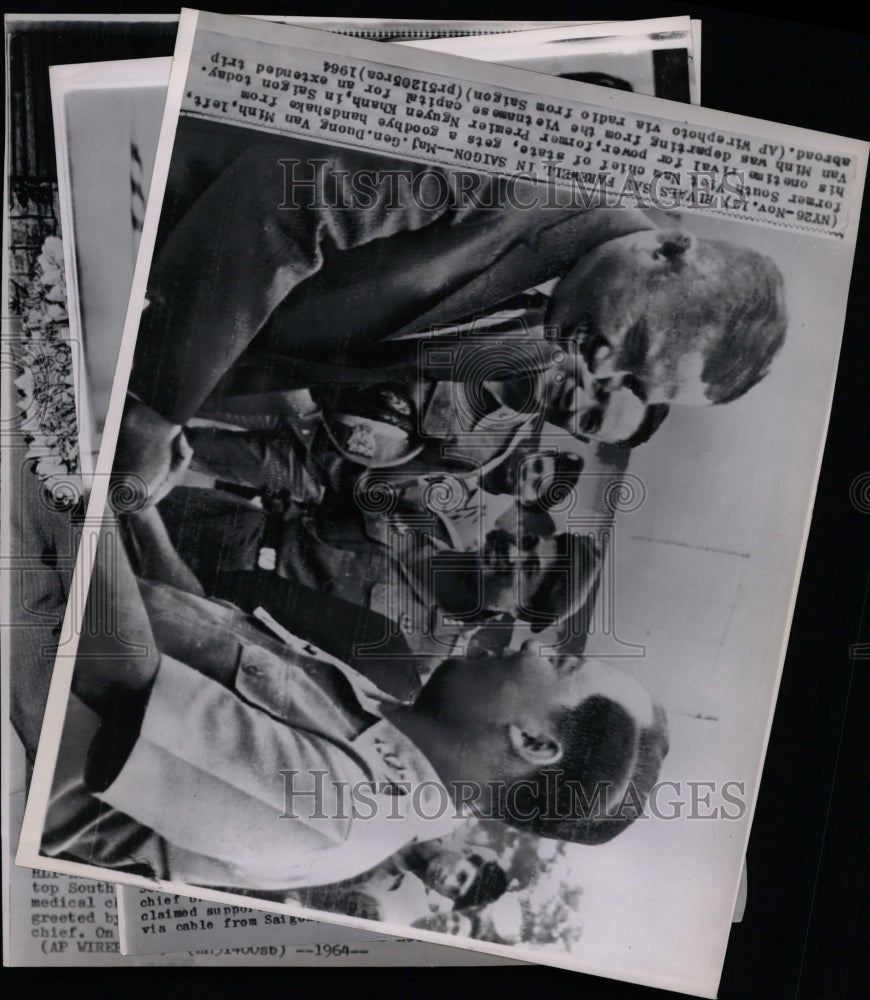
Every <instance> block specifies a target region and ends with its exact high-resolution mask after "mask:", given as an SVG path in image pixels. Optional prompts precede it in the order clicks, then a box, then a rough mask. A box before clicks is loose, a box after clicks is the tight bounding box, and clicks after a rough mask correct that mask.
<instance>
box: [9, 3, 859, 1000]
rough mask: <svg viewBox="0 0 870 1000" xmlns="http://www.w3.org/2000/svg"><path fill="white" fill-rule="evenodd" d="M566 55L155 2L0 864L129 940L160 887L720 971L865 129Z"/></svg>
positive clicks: (656, 968)
mask: <svg viewBox="0 0 870 1000" xmlns="http://www.w3.org/2000/svg"><path fill="white" fill-rule="evenodd" d="M460 48H461V47H460ZM696 57H697V54H696ZM659 62H660V60H659ZM152 68H153V67H152ZM157 69H160V67H157V68H156V69H155V71H154V73H153V75H152V73H151V69H149V71H148V75H147V82H148V87H149V88H150V90H149V95H150V96H149V101H150V102H151V104H153V105H155V106H156V105H157V103H159V99H160V93H161V91H160V89H159V84H157V83H156V82H155V81H157V79H158V77H159V73H158V72H157ZM113 72H114V71H113ZM569 76H570V75H569V74H563V75H562V78H558V77H547V76H544V75H543V74H538V73H531V72H528V71H525V70H523V69H515V68H508V67H505V66H497V65H489V64H484V63H483V62H473V61H471V60H470V59H462V58H459V57H453V56H450V55H444V54H442V53H440V52H436V51H430V50H429V49H428V48H427V47H426V46H422V47H420V48H419V49H418V50H415V49H413V48H408V49H403V48H402V47H399V46H395V47H394V46H384V45H382V44H381V43H379V42H374V41H368V40H362V39H356V38H344V37H340V36H337V35H333V34H327V33H326V32H320V31H315V30H311V28H299V27H294V26H290V25H274V24H266V23H264V22H262V21H257V20H253V19H250V18H243V17H230V16H224V15H217V14H205V13H201V12H196V11H185V12H183V13H182V15H181V20H180V23H179V33H178V39H177V42H176V50H175V57H174V59H173V63H172V69H171V75H170V77H169V89H168V92H167V96H166V105H165V109H164V111H163V119H162V125H161V127H160V135H159V140H158V142H157V147H156V156H155V158H154V173H153V178H152V179H151V180H150V184H149V180H148V174H149V173H150V166H151V158H150V156H148V155H144V154H146V153H147V150H148V144H149V142H153V137H152V138H151V139H146V138H144V137H145V136H146V135H150V134H151V133H150V131H149V130H150V129H151V125H150V124H147V126H146V124H145V122H144V118H143V119H142V120H141V121H140V118H139V117H138V115H139V112H138V111H136V112H133V111H131V110H130V107H132V105H130V106H129V107H128V105H127V104H124V105H123V106H122V105H121V102H120V101H117V100H115V99H114V97H113V96H112V94H111V92H108V93H107V94H105V95H103V97H101V101H102V102H103V103H102V105H99V106H100V107H103V108H104V109H105V110H104V111H102V112H101V115H104V116H105V117H106V119H107V121H110V122H112V123H114V122H115V121H121V120H122V119H123V120H124V121H125V122H126V121H130V122H133V123H134V124H133V125H131V132H130V134H131V136H133V139H132V140H131V141H130V142H128V141H127V138H126V132H124V137H123V142H122V143H118V144H116V149H119V150H120V149H123V159H124V168H125V169H127V168H129V169H130V170H132V176H133V177H134V181H135V183H134V186H133V195H134V197H133V204H134V205H136V206H137V211H135V212H134V216H133V229H134V230H135V233H134V234H133V236H134V242H133V243H131V246H132V249H130V248H126V249H125V253H126V256H125V257H124V258H123V260H121V259H119V255H118V254H117V252H116V250H115V245H114V243H113V244H111V245H110V244H109V243H108V241H107V242H106V246H105V249H104V250H101V249H100V241H99V240H98V239H94V238H93V237H91V247H90V249H89V253H92V256H91V257H89V258H87V260H88V265H87V267H84V266H83V264H82V262H83V261H84V260H85V259H86V258H85V256H84V250H83V244H82V246H79V245H78V243H76V251H77V252H79V253H80V255H79V257H78V261H79V264H80V266H81V272H80V273H79V274H77V275H76V279H77V281H78V283H79V286H80V291H79V294H81V296H82V305H83V306H85V305H88V301H87V299H86V295H87V294H90V295H91V296H98V295H99V294H100V292H99V288H100V283H101V281H103V280H104V279H106V278H107V276H108V275H111V274H115V273H117V274H119V275H126V277H119V278H118V279H117V280H118V283H119V284H120V283H122V282H123V281H124V280H126V281H129V280H131V278H132V292H131V295H130V304H129V307H128V309H127V316H126V322H125V323H124V332H123V339H122V341H121V347H120V354H119V357H118V361H117V369H116V370H115V373H114V378H112V377H111V372H112V368H113V361H112V358H113V355H110V354H109V353H108V352H107V353H106V354H105V355H104V356H101V355H100V351H99V349H95V347H94V345H93V344H91V345H90V346H89V344H88V340H87V336H86V337H85V339H84V355H85V357H84V358H83V359H82V360H79V361H77V362H76V365H77V371H78V376H79V378H78V384H77V392H79V393H80V394H81V399H83V400H86V401H87V400H88V393H89V392H90V399H89V401H88V402H87V405H86V406H84V407H82V406H81V405H79V407H78V414H79V420H80V421H82V420H86V421H92V423H91V424H90V425H89V429H88V431H87V433H86V434H85V432H84V431H83V434H84V436H83V437H82V438H81V443H82V447H83V449H87V450H90V449H93V453H94V459H93V462H92V465H93V471H92V475H89V476H88V477H86V480H85V481H84V492H85V493H86V494H87V497H88V503H87V512H86V513H85V512H84V500H82V502H81V504H80V506H79V510H78V517H77V520H76V526H75V532H76V537H77V538H80V539H81V543H80V545H79V551H78V558H77V561H76V564H75V570H74V572H73V575H72V580H71V582H70V585H69V590H68V594H67V595H65V597H66V599H67V604H66V612H65V617H64V621H63V626H62V628H59V629H58V633H59V634H58V636H57V653H56V656H57V658H56V663H55V669H54V673H53V676H52V681H51V689H50V692H49V695H48V705H47V708H46V713H45V723H44V725H43V727H42V733H41V736H40V739H39V748H38V751H37V752H36V755H35V759H33V760H32V761H31V762H30V764H32V768H33V771H32V779H31V780H30V793H29V797H28V801H27V807H26V812H25V816H24V821H23V827H22V832H21V838H20V843H19V849H18V857H17V864H19V865H26V866H32V867H33V869H34V870H39V871H43V872H44V873H45V874H48V873H59V874H62V875H64V876H76V877H81V878H83V879H100V880H103V881H104V882H108V883H115V884H116V886H117V892H118V903H117V905H118V909H119V912H120V915H121V928H120V935H121V942H122V950H127V949H129V950H130V952H131V953H132V954H147V953H148V952H149V948H148V946H147V942H146V945H145V946H141V947H140V946H139V945H137V943H136V938H137V933H136V929H135V928H134V923H135V922H136V921H140V918H141V917H142V914H141V909H142V907H143V906H145V905H146V904H145V902H144V901H140V900H142V899H143V890H156V893H157V894H159V895H156V896H155V898H156V899H157V900H158V903H157V904H155V905H159V901H160V900H166V901H167V903H166V905H167V906H171V905H178V903H179V900H182V902H184V903H185V905H186V907H187V908H186V909H183V910H180V911H177V912H180V913H182V915H183V916H184V917H185V918H187V917H188V916H189V917H190V919H191V920H196V921H200V920H201V925H200V929H203V930H204V929H205V924H206V922H207V921H208V919H209V918H210V917H214V918H217V916H218V914H221V915H222V914H224V913H225V912H227V907H231V908H232V909H233V912H238V913H240V914H246V913H248V912H249V911H251V912H258V913H260V914H261V916H262V914H263V913H265V914H267V915H271V919H272V920H275V921H278V920H285V919H291V918H292V919H294V920H295V919H297V918H298V919H299V920H319V921H324V923H325V924H335V925H343V926H344V927H349V928H352V929H356V930H358V931H360V932H368V933H372V932H374V933H378V934H383V935H390V934H392V935H398V936H400V937H403V938H413V939H417V940H420V941H422V942H424V943H429V944H432V945H439V944H440V945H453V946H456V947H457V948H462V949H466V950H467V951H468V952H469V953H474V954H475V955H483V956H494V957H496V958H499V959H502V960H505V961H519V962H532V963H540V964H543V965H551V966H555V967H558V968H562V969H568V970H574V971H576V972H585V973H589V974H591V975H597V976H607V977H611V978H614V979H620V980H625V981H627V982H628V983H637V984H645V985H648V986H652V987H659V988H661V989H665V990H677V991H680V992H684V993H691V994H693V995H698V996H705V997H715V996H716V995H717V989H718V985H719V981H720V976H721V974H722V968H723V962H724V961H725V951H726V947H727V945H728V937H729V932H730V929H731V926H732V919H739V913H740V912H741V911H742V907H743V903H742V902H741V896H742V893H743V890H744V889H745V883H744V887H743V888H741V875H742V876H743V879H745V877H746V871H745V866H744V859H745V856H746V850H747V841H748V838H749V831H750V824H751V822H752V817H753V813H754V811H755V808H756V800H757V796H758V793H759V782H760V777H761V769H762V766H763V762H764V757H765V751H766V748H767V743H768V738H769V736H770V728H771V723H772V719H773V712H774V707H775V704H776V696H777V689H778V686H779V683H780V678H781V672H782V669H783V662H784V658H785V652H786V643H787V640H788V632H789V626H790V623H791V618H792V615H793V612H794V606H795V599H796V593H797V587H798V581H799V575H800V569H801V561H802V558H803V555H804V548H805V546H806V542H807V534H808V530H809V523H810V516H811V513H812V505H813V499H814V496H815V492H816V488H817V481H818V476H819V469H820V465H821V460H822V449H823V447H824V443H825V434H826V430H827V425H828V420H829V416H830V410H831V403H832V397H833V391H834V383H835V378H836V375H837V362H838V357H839V354H840V348H841V339H842V332H843V326H844V320H845V316H846V302H847V297H848V293H849V285H850V279H851V268H852V260H853V255H854V251H855V243H856V235H857V225H858V217H859V214H860V210H861V194H862V187H863V183H864V174H865V170H866V160H867V146H866V144H865V143H863V142H859V141H856V140H851V139H843V138H839V137H837V136H833V135H828V134H824V133H822V132H810V131H806V130H802V129H799V128H795V127H791V126H779V125H772V124H770V123H767V122H763V121H757V120H754V119H751V118H745V117H738V116H735V115H729V114H725V113H722V112H716V111H707V110H704V109H701V108H697V107H691V106H690V105H678V104H676V103H674V102H669V101H663V100H660V99H658V98H656V97H652V96H646V95H644V94H639V93H635V92H633V91H632V90H631V89H630V88H629V89H625V88H621V87H618V86H615V85H613V84H612V83H610V82H608V81H603V80H598V81H595V80H592V79H585V80H584V79H582V78H581V77H582V74H581V75H580V76H579V77H577V78H576V79H571V78H568V77H569ZM143 78H144V77H143ZM596 82H597V83H598V84H599V85H600V86H595V84H596ZM688 93H689V89H688V88H686V96H688ZM69 107H70V108H75V107H76V105H75V104H74V103H70V105H69ZM113 116H114V117H113ZM147 118H148V123H151V122H153V121H154V120H155V112H154V110H153V108H152V109H151V111H149V113H148V116H147ZM89 127H90V126H89ZM108 127H109V129H110V130H114V128H115V126H114V124H110V125H109V126H108ZM124 127H125V128H126V125H125V126H124ZM81 134H82V135H84V134H96V133H84V132H82V133H81ZM79 141H80V142H81V139H80V140H79ZM87 145H88V144H87V142H84V143H82V144H81V148H80V149H73V144H72V142H70V143H69V146H70V148H69V150H68V152H69V155H70V157H71V162H72V164H73V166H72V167H71V168H69V169H68V171H67V173H68V176H67V177H66V179H65V180H64V181H63V182H62V187H63V185H64V184H67V185H68V186H69V190H70V192H71V193H72V197H73V198H74V199H75V200H76V202H77V206H76V207H77V211H78V213H79V215H78V216H75V217H72V218H73V220H74V223H75V226H76V229H77V232H76V238H77V240H78V238H79V237H80V236H82V233H83V232H84V229H83V228H82V225H81V224H80V221H79V219H82V220H87V218H88V216H91V217H94V218H98V217H99V215H98V212H99V211H100V210H101V209H98V208H97V207H96V203H97V202H99V201H100V200H102V199H101V196H100V190H101V189H102V187H103V185H102V184H94V183H92V182H91V183H90V187H88V184H89V178H88V177H87V176H86V175H82V174H81V173H80V172H77V170H76V169H75V162H76V160H75V157H79V158H81V160H82V161H84V160H85V158H86V157H87V155H88V150H87V149H86V148H85V147H87ZM130 150H134V152H133V153H132V154H131V152H130ZM143 162H144V164H145V167H143ZM146 168H147V169H146ZM112 169H113V171H114V174H115V175H117V176H119V177H121V180H122V183H121V184H119V185H117V191H118V194H119V201H123V198H122V197H121V194H122V193H124V192H123V190H122V189H123V185H124V184H126V183H127V181H128V178H127V177H123V176H122V174H123V171H119V170H118V169H116V168H114V167H113V168H112ZM137 185H138V187H137ZM85 190H89V192H90V194H89V195H88V196H87V197H90V198H91V199H92V200H93V202H94V205H93V206H92V207H90V208H88V210H87V211H85V208H86V207H87V206H88V204H89V203H88V202H87V201H85V200H84V199H85V197H86V196H85V195H81V194H79V193H78V192H81V191H85ZM146 195H147V209H146V208H145V203H146ZM137 199H138V201H137ZM112 212H113V218H117V219H118V220H119V222H120V219H121V215H120V213H118V212H117V211H115V210H114V209H112ZM124 226H129V223H128V222H127V220H125V221H124ZM140 237H141V240H140ZM115 242H118V241H115ZM59 245H60V244H59V241H58V246H57V247H55V246H54V245H53V244H46V246H45V247H44V249H43V255H42V258H40V259H41V260H42V261H43V264H42V265H41V266H42V270H43V271H46V270H50V269H51V266H52V265H54V266H56V267H57V268H58V269H59V271H60V273H61V277H60V278H59V279H58V280H59V281H62V280H63V279H62V267H61V266H60V264H59V263H58V262H56V261H53V259H52V260H50V259H49V257H50V255H51V254H52V253H55V254H57V253H59V252H60V249H59ZM137 247H138V256H137V255H136V248H137ZM101 255H102V258H103V259H101ZM134 258H135V260H136V264H135V270H131V267H132V261H133V259H134ZM70 259H73V258H70V257H68V258H67V260H70ZM69 277H70V276H69V274H68V275H67V278H68V279H69ZM112 298H113V299H117V298H118V297H117V296H116V295H115V296H112ZM108 315H109V314H106V316H108ZM111 315H112V317H113V318H112V319H111V321H109V322H106V321H105V319H106V317H105V316H104V326H106V328H107V330H108V334H109V335H111V326H112V323H118V322H119V319H117V318H114V317H116V315H117V314H116V313H113V314H111ZM85 332H86V333H87V330H86V331H85ZM74 350H82V347H81V345H78V346H76V345H74ZM95 371H99V373H100V378H99V381H100V392H99V394H98V393H96V392H95V390H94V386H93V382H94V380H93V378H92V374H93V372H95ZM87 379H90V380H91V387H90V389H88V386H87V385H86V384H85V382H86V380H87ZM83 380H84V381H83ZM89 407H91V408H89ZM95 411H96V414H97V416H96V417H95V415H94V414H95ZM97 450H99V455H98V457H97V455H96V453H97ZM57 478H58V477H56V479H57ZM60 479H61V480H62V479H63V477H62V476H61V477H60ZM28 481H29V480H28ZM31 486H33V483H31ZM61 492H62V487H61ZM37 502H38V503H42V504H45V503H46V502H47V501H46V499H45V492H44V491H43V493H42V494H40V497H39V498H38V500H37ZM13 694H14V690H13ZM28 745H29V746H30V744H28ZM32 745H33V746H35V738H34V740H33V743H32ZM29 766H30V765H29ZM29 776H30V773H29V771H28V777H29ZM182 897H188V898H187V899H186V901H185V900H183V899H182ZM173 900H174V903H172V904H171V903H170V902H169V901H173ZM165 912H166V913H167V915H168V916H167V919H169V918H170V917H171V915H172V910H171V909H167V910H166V911H165ZM152 918H153V921H154V923H155V924H157V923H159V921H160V920H161V919H163V918H162V917H161V916H160V911H158V910H149V921H150V920H151V919H152ZM143 919H144V918H143ZM246 919H247V918H245V917H242V919H241V920H240V921H239V924H240V926H244V921H245V920H246ZM140 922H141V921H140ZM221 922H223V917H222V916H221ZM125 925H126V926H125ZM212 926H213V925H212V924H211V923H209V925H208V928H209V929H211V928H212ZM230 926H231V921H230V918H227V921H226V927H225V928H224V929H227V928H229V927H230ZM154 929H155V931H158V928H157V927H155V928H154ZM140 931H141V928H140ZM142 933H144V932H142ZM140 936H141V935H140ZM209 940H210V939H209V937H208V935H205V934H204V935H203V937H202V939H201V941H202V944H203V946H204V947H209V944H208V941H209ZM212 940H213V941H214V946H215V947H217V946H223V943H224V942H225V940H226V938H220V939H219V938H218V937H217V936H215V937H214V938H213V939H212ZM247 940H248V939H246V941H247ZM140 945H141V942H140Z"/></svg>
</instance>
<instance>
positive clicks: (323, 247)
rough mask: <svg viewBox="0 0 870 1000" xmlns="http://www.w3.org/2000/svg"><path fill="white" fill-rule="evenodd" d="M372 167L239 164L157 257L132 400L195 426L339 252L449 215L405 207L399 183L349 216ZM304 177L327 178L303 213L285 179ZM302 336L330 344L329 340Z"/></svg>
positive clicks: (255, 160)
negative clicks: (261, 335) (350, 186)
mask: <svg viewBox="0 0 870 1000" xmlns="http://www.w3.org/2000/svg"><path fill="white" fill-rule="evenodd" d="M293 148H295V147H292V146H291V147H288V150H290V151H292V149H293ZM296 164H298V168H297V167H296V166H295V165H296ZM365 165H367V166H369V167H371V161H370V160H368V159H365V158H361V157H360V156H359V155H358V154H354V153H353V152H352V151H336V152H333V153H332V154H331V155H330V157H329V158H325V159H317V160H310V161H299V160H294V159H285V160H282V159H281V157H280V154H278V153H277V152H276V147H274V146H259V145H258V146H255V147H253V148H252V149H250V150H248V151H247V152H246V153H244V154H242V156H240V157H239V158H238V159H237V160H236V161H235V162H234V163H233V164H231V165H230V166H229V167H228V168H227V169H226V170H225V171H224V172H223V173H222V174H221V175H220V177H218V179H217V180H216V181H215V182H214V183H213V184H212V185H211V186H210V187H209V188H208V189H207V190H206V191H205V192H204V193H203V194H202V195H201V196H200V197H199V198H198V199H197V200H196V202H195V203H194V204H193V205H192V206H191V208H190V209H189V210H188V211H187V213H186V214H185V215H184V217H183V218H182V219H181V221H180V223H179V224H178V225H177V226H176V227H175V229H174V230H173V232H172V233H171V235H170V236H169V238H168V239H167V241H166V243H165V245H164V246H163V248H162V249H161V251H160V253H159V254H158V255H157V256H156V257H155V260H154V263H153V265H152V269H151V274H150V276H149V281H148V293H147V298H148V303H149V304H148V306H147V307H146V309H145V311H144V313H143V316H142V322H141V325H140V332H139V338H138V344H139V346H138V348H137V352H136V358H135V360H134V367H133V372H132V376H131V382H130V390H131V391H132V392H133V393H134V394H135V395H137V396H138V397H139V398H140V399H141V400H143V401H144V402H145V403H147V404H148V405H149V406H151V407H152V408H153V409H154V410H156V411H157V412H158V413H160V414H161V415H163V416H164V417H166V418H167V419H169V420H170V421H172V422H174V423H185V422H186V421H187V420H188V419H189V418H190V417H191V416H193V415H194V414H195V413H196V412H197V411H198V410H199V408H200V406H201V404H202V403H203V401H204V400H205V399H206V398H207V397H208V395H209V393H210V392H211V390H212V389H213V388H214V387H215V385H216V384H217V382H218V381H219V379H220V378H221V376H222V375H223V374H224V373H225V372H226V371H227V370H228V369H229V368H230V366H231V365H232V364H233V363H234V362H235V360H236V359H237V358H238V357H239V355H240V354H241V353H242V351H244V350H245V348H246V347H247V346H248V345H249V344H250V342H251V341H252V340H253V338H254V337H255V336H256V334H257V332H258V331H259V330H260V329H261V327H262V326H263V324H264V323H265V322H266V320H267V319H268V318H269V316H270V314H271V313H272V311H273V310H274V309H275V308H276V306H277V305H278V304H279V303H280V302H282V300H283V299H284V298H285V297H286V296H287V295H288V294H289V293H290V292H292V291H293V290H294V289H295V288H296V287H297V286H298V285H300V284H301V283H302V282H303V281H305V280H306V279H307V278H310V277H312V276H313V275H314V274H316V273H317V272H318V271H319V270H320V269H321V267H322V265H323V263H324V258H325V256H326V255H328V253H329V252H330V251H335V250H338V251H344V250H349V249H352V248H354V247H358V246H362V245H363V244H366V243H368V242H370V241H372V240H375V239H379V238H383V237H387V236H391V235H394V234H396V233H400V232H406V231H411V230H417V229H421V228H423V227H425V226H427V225H429V224H430V223H432V222H433V221H435V220H437V219H438V218H440V217H441V216H443V215H444V214H445V213H446V212H447V211H448V210H449V209H448V208H447V207H446V205H445V204H444V203H439V204H438V205H436V206H434V207H428V208H427V207H426V206H425V205H424V204H422V203H421V200H420V199H412V198H408V199H401V200H399V199H396V198H395V197H394V196H393V195H392V188H391V187H386V186H385V185H387V184H390V185H391V184H392V183H393V181H392V179H391V178H390V177H389V176H387V177H386V178H384V179H378V177H377V176H375V178H374V180H373V189H372V192H371V197H370V198H368V197H367V198H366V203H365V204H356V205H350V206H348V205H347V204H346V202H345V200H344V196H343V194H342V193H341V190H340V189H339V185H340V184H342V182H343V180H342V179H343V178H345V177H347V176H349V175H351V174H353V173H354V172H357V171H359V170H360V169H361V167H362V166H365ZM296 169H298V170H299V171H301V172H302V173H306V171H308V173H310V176H311V177H315V178H316V182H315V186H314V187H313V190H314V192H315V194H314V195H313V196H310V197H308V196H307V195H306V196H305V197H303V195H301V194H300V199H301V201H300V204H299V205H288V204H286V202H287V200H288V197H289V196H288V189H287V180H286V178H287V176H288V171H292V170H296ZM412 169H413V170H414V172H415V173H416V174H426V173H439V175H440V174H443V171H438V169H437V168H433V167H422V166H414V167H412ZM306 176H308V174H306ZM309 183H310V182H309ZM382 188H383V190H382ZM300 190H302V191H304V190H306V189H304V188H300ZM297 334H298V337H299V338H302V339H304V337H305V336H306V335H310V336H312V337H321V336H322V331H319V330H313V331H305V330H299V331H297ZM304 346H305V345H304V343H302V342H301V340H300V347H302V348H304Z"/></svg>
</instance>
